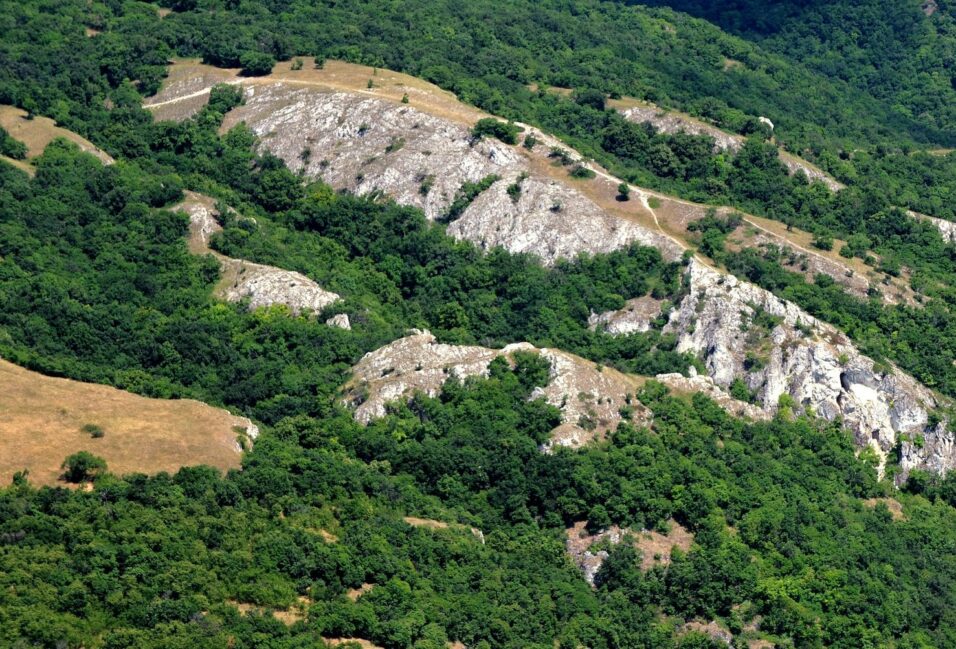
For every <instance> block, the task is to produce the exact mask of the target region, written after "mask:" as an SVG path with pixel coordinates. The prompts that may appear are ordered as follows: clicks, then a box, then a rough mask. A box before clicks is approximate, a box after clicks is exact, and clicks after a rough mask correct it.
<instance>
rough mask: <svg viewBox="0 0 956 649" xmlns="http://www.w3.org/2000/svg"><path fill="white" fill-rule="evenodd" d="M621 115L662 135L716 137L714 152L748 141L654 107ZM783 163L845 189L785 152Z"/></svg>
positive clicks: (763, 119) (641, 106)
mask: <svg viewBox="0 0 956 649" xmlns="http://www.w3.org/2000/svg"><path fill="white" fill-rule="evenodd" d="M621 114H622V115H624V117H625V119H627V120H628V121H631V122H635V123H638V124H643V123H650V124H651V125H652V126H653V127H654V128H656V129H657V130H658V131H660V132H661V133H667V134H673V133H679V132H684V133H688V134H690V135H706V136H708V137H712V138H714V150H715V151H732V152H734V153H736V152H737V151H739V150H740V149H741V147H743V145H744V142H745V141H746V138H744V137H743V136H741V135H737V134H735V133H728V132H727V131H724V130H722V129H719V128H717V127H716V126H713V125H711V124H707V123H706V122H702V121H700V120H698V119H695V118H693V117H690V116H689V115H682V114H680V113H673V112H669V111H666V110H663V109H662V108H660V107H658V106H654V105H653V104H639V105H637V106H633V107H630V108H626V109H624V110H622V111H621ZM760 121H761V122H762V123H765V124H767V125H768V126H769V127H770V129H771V130H773V122H771V121H770V120H769V119H767V118H766V117H761V118H760ZM780 162H782V163H783V164H784V166H786V167H787V169H789V170H790V173H791V174H795V173H797V172H798V171H802V172H803V173H804V174H806V176H807V178H808V179H809V180H811V181H813V180H817V181H820V182H822V183H823V184H824V185H826V186H827V187H829V188H830V189H831V190H832V191H839V190H841V189H843V188H844V185H843V184H842V183H840V182H838V181H837V180H835V179H833V178H831V177H830V176H828V175H827V174H825V173H823V171H821V170H820V169H818V168H816V167H815V166H813V165H812V164H810V163H809V162H807V161H806V160H803V159H801V158H798V157H797V156H795V155H792V154H789V153H786V152H783V151H782V152H781V153H780Z"/></svg>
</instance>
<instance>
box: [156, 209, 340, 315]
mask: <svg viewBox="0 0 956 649" xmlns="http://www.w3.org/2000/svg"><path fill="white" fill-rule="evenodd" d="M172 209H173V210H181V211H183V212H185V213H186V214H187V215H188V216H189V241H188V246H189V250H190V252H192V253H194V254H212V255H213V256H215V257H216V259H218V260H219V265H220V267H221V269H222V280H221V281H220V283H219V285H218V286H217V287H216V294H217V295H218V296H219V297H221V298H222V299H224V300H226V301H227V302H241V301H243V300H248V301H249V308H250V309H258V308H261V307H267V306H271V305H273V304H284V305H285V306H287V307H289V309H290V310H291V311H292V312H293V313H296V314H298V313H303V312H306V311H311V312H314V313H318V312H320V311H321V310H322V309H324V308H325V307H327V306H329V305H330V304H332V303H334V302H336V301H337V300H338V299H339V296H338V295H337V294H335V293H332V292H331V291H326V290H324V289H323V288H321V287H320V286H319V285H318V284H316V283H315V282H314V281H312V280H311V279H309V278H308V277H306V276H305V275H303V274H301V273H296V272H293V271H289V270H283V269H281V268H276V267H274V266H266V265H263V264H256V263H253V262H250V261H245V260H242V259H232V258H230V257H226V256H224V255H220V254H219V253H216V252H214V251H212V250H211V249H210V248H209V240H210V238H211V237H212V235H214V234H215V233H216V232H219V231H220V230H222V227H221V226H220V225H219V222H218V221H217V220H216V216H215V215H216V211H215V210H216V207H215V201H214V200H213V199H212V198H210V197H208V196H204V195H202V194H197V193H195V192H186V197H185V199H184V200H183V201H182V202H181V203H179V204H178V205H176V206H174V207H173V208H172ZM345 318H346V321H345V322H346V324H347V318H348V316H345ZM338 322H339V323H341V322H342V321H341V319H340V320H339V321H338ZM336 326H340V324H338V325H336Z"/></svg>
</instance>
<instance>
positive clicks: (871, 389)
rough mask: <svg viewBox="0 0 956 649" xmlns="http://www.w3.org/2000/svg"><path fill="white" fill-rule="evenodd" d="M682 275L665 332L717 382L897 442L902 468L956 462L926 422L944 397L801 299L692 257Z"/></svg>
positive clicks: (615, 316)
mask: <svg viewBox="0 0 956 649" xmlns="http://www.w3.org/2000/svg"><path fill="white" fill-rule="evenodd" d="M686 282H687V295H686V297H685V298H684V299H683V300H682V301H681V302H680V304H678V305H677V306H676V308H675V309H674V311H673V312H672V313H671V314H670V317H669V319H668V322H667V324H666V325H665V327H664V331H668V332H673V333H675V334H676V335H677V336H678V349H680V350H682V351H692V352H694V353H696V354H698V355H699V356H700V357H701V358H702V359H703V361H704V363H705V364H706V366H707V373H708V375H709V376H710V377H712V378H713V380H714V382H715V383H716V384H717V385H718V386H721V387H724V388H729V386H730V384H731V383H732V382H733V381H734V379H736V378H742V379H743V380H744V381H745V382H746V384H747V386H748V388H749V389H750V390H751V391H752V392H753V394H754V396H755V398H756V400H757V402H758V403H759V404H760V405H761V406H762V407H763V408H764V409H765V410H766V411H768V412H773V411H776V410H777V409H778V408H779V407H780V406H781V405H786V404H787V403H788V402H789V403H790V404H793V405H794V406H796V407H804V408H807V409H812V410H813V411H814V412H815V413H817V414H818V415H820V416H822V417H825V418H826V419H834V418H836V417H841V418H842V419H843V420H844V421H845V423H846V425H847V427H848V428H849V429H850V430H852V431H853V432H854V434H855V436H856V441H857V444H858V445H859V446H861V447H863V446H867V445H869V446H871V447H873V448H874V449H875V450H876V451H877V452H878V453H879V454H880V455H881V456H882V457H884V458H885V457H886V456H887V455H888V454H889V453H890V452H892V451H893V449H894V447H895V446H896V445H897V443H901V452H902V457H901V466H902V468H903V470H904V472H906V471H908V470H909V469H912V468H914V467H925V468H929V469H931V470H933V471H936V472H945V471H947V470H949V469H952V468H953V467H954V466H956V454H954V453H953V451H954V447H953V442H954V436H953V433H952V432H950V431H948V430H947V428H946V425H945V424H944V423H939V424H935V425H931V424H930V417H929V415H930V412H931V411H932V410H933V409H935V408H937V407H939V406H940V405H942V402H941V401H940V399H939V398H938V397H937V396H936V395H935V394H933V393H932V392H931V391H930V390H928V389H927V388H925V387H924V386H922V385H920V384H919V383H918V382H917V381H916V380H914V379H913V378H912V377H910V376H908V375H907V374H904V373H903V372H901V371H900V370H898V369H897V368H895V367H893V366H890V365H886V366H884V367H880V366H877V365H876V364H875V363H874V362H873V361H872V360H871V359H869V358H867V357H866V356H863V355H862V354H860V352H859V351H858V350H857V349H856V348H855V347H854V346H853V344H852V343H851V342H850V340H849V339H848V338H847V337H846V335H845V334H843V333H842V332H840V331H839V330H837V329H836V328H834V327H833V326H831V325H829V324H827V323H824V322H821V321H820V320H817V319H816V318H814V317H813V316H811V315H809V314H807V313H806V312H804V311H803V310H802V309H800V308H798V307H797V306H795V305H793V304H791V303H789V302H785V301H784V300H781V299H780V298H777V297H776V296H774V295H773V294H771V293H769V292H768V291H765V290H763V289H761V288H758V287H756V286H754V285H752V284H748V283H746V282H741V281H740V280H738V279H737V278H735V277H730V276H727V275H723V274H721V273H718V272H716V271H714V270H713V269H711V268H709V267H707V266H704V265H702V264H700V263H698V262H697V261H696V260H692V261H691V262H690V264H689V266H688V270H687V274H686ZM641 313H642V312H641V311H640V310H639V309H627V308H625V309H624V310H622V311H620V312H612V313H605V314H600V315H598V316H597V317H596V318H595V320H596V321H600V322H603V323H606V326H609V328H610V329H611V330H613V328H614V327H613V326H614V323H616V322H618V321H625V322H627V325H628V327H639V326H641V323H640V321H639V320H640V314H641ZM644 313H646V310H645V311H644ZM654 317H655V318H656V317H657V316H656V314H655V315H654ZM782 397H784V400H782V399H781V398H782Z"/></svg>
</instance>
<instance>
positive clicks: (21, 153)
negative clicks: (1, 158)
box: [0, 127, 27, 160]
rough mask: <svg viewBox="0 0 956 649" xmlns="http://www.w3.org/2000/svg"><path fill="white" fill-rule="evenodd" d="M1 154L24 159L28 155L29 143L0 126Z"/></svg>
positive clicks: (15, 158)
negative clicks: (16, 137) (18, 138)
mask: <svg viewBox="0 0 956 649" xmlns="http://www.w3.org/2000/svg"><path fill="white" fill-rule="evenodd" d="M0 155H5V156H7V157H8V158H13V159H14V160H24V159H25V158H26V157H27V145H26V144H24V143H23V142H21V141H20V140H16V139H14V138H13V137H12V136H11V135H10V134H9V133H8V132H7V131H6V130H5V129H3V128H2V127H0Z"/></svg>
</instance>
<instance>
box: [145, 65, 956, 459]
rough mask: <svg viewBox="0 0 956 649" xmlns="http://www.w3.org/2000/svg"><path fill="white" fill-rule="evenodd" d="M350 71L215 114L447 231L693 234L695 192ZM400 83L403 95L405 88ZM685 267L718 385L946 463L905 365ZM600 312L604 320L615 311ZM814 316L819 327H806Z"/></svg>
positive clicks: (546, 254) (851, 285) (493, 240)
mask: <svg viewBox="0 0 956 649" xmlns="http://www.w3.org/2000/svg"><path fill="white" fill-rule="evenodd" d="M360 70H361V69H360V68H359V66H345V67H344V68H339V71H340V72H339V74H338V76H336V77H334V78H333V77H332V74H331V72H328V71H314V70H313V71H309V73H308V74H306V75H303V76H301V77H298V81H296V82H295V83H293V82H291V81H289V80H288V79H289V78H291V76H293V75H294V74H295V73H293V72H291V71H289V72H283V71H281V70H280V72H279V73H278V78H275V79H268V78H265V79H258V80H257V81H256V82H254V83H248V84H247V87H246V102H245V105H244V106H242V107H240V108H238V109H236V110H234V111H233V112H232V113H230V114H229V115H228V116H227V119H226V124H225V125H224V128H228V127H229V126H231V125H234V124H236V123H238V122H240V121H244V122H246V124H247V125H248V126H249V127H250V128H251V129H252V130H253V131H254V132H255V133H256V134H257V135H258V136H259V137H260V138H261V147H262V148H263V149H265V150H268V151H270V152H272V153H274V154H275V155H278V156H279V157H281V158H283V159H284V160H285V161H286V162H287V164H289V165H290V167H292V168H293V169H296V170H299V171H301V172H303V173H304V174H305V175H306V176H307V177H316V178H322V179H323V180H325V181H326V182H328V183H330V184H331V185H332V186H334V187H336V188H338V189H345V190H349V191H353V192H357V193H373V192H381V193H384V194H385V195H388V196H390V197H392V198H394V199H395V200H397V201H398V202H400V203H403V204H407V205H413V206H416V207H420V208H422V209H423V210H424V211H425V213H426V214H427V215H428V216H429V217H430V218H436V219H438V218H440V219H443V220H450V224H449V226H448V231H449V232H450V233H451V234H452V235H453V236H456V237H460V238H464V239H469V240H471V241H474V242H476V243H478V244H479V245H482V246H492V245H502V246H504V247H505V248H507V249H508V250H511V251H513V252H531V253H534V254H536V255H538V256H539V257H541V258H542V260H543V261H544V262H545V263H553V262H554V261H555V260H557V259H559V258H562V257H569V256H572V255H574V254H577V253H581V252H592V253H593V252H604V251H608V250H613V249H616V248H619V247H621V246H623V245H626V244H627V243H629V242H632V241H637V242H640V243H642V244H645V245H652V246H655V247H657V248H658V249H660V250H661V252H662V254H663V255H664V257H665V258H667V259H677V258H678V257H680V256H681V255H682V254H683V252H684V250H686V248H687V247H688V245H689V244H688V243H687V242H686V239H685V238H684V237H683V236H681V232H682V231H683V234H684V235H686V233H687V225H688V224H689V223H690V222H692V221H693V220H696V218H697V215H698V214H699V215H700V217H703V216H704V214H705V213H706V209H707V208H706V207H705V206H701V205H696V204H693V203H688V202H686V201H680V200H678V199H673V198H671V197H667V196H664V195H661V194H658V193H655V192H649V191H647V190H644V189H642V188H639V187H632V188H631V189H632V196H636V197H637V199H638V200H634V199H633V198H632V200H630V201H627V202H621V201H618V200H616V198H615V197H616V194H617V186H618V184H619V183H620V180H619V179H617V178H615V177H613V176H612V175H610V174H609V173H607V172H606V171H605V170H603V169H601V168H599V167H597V166H596V165H594V164H592V163H587V162H586V161H583V160H582V159H581V156H580V155H579V154H577V153H575V152H573V151H571V150H570V149H568V148H567V147H566V146H565V145H563V144H562V143H560V142H558V141H557V140H556V139H554V138H552V137H550V136H548V135H547V134H544V133H542V132H540V131H539V130H537V129H533V128H530V127H527V126H524V125H522V126H524V129H525V133H524V135H525V136H526V137H527V136H529V135H531V136H534V138H536V140H537V142H538V143H537V144H536V145H535V146H534V147H533V148H529V147H516V146H509V145H506V144H503V143H501V142H498V141H497V140H491V139H487V138H486V139H482V140H478V141H475V140H474V139H473V138H472V137H471V134H470V128H469V127H470V126H471V125H472V124H473V123H474V122H475V120H476V119H477V118H478V117H480V116H481V114H480V113H477V111H473V110H470V109H467V108H459V109H457V110H452V108H451V107H452V106H456V105H459V104H456V103H455V102H454V101H453V99H452V98H450V97H449V96H448V94H447V93H441V94H436V95H435V96H436V100H435V102H434V103H432V102H431V100H430V99H429V98H430V96H431V95H430V94H429V93H428V92H427V88H426V89H425V90H420V91H419V92H421V93H422V94H418V95H416V99H415V101H412V100H411V96H412V95H411V94H410V93H407V92H406V91H405V88H406V87H407V84H410V83H411V80H410V79H409V78H407V77H404V76H403V75H395V76H393V77H385V78H387V79H389V81H384V80H379V81H378V83H379V84H380V85H379V86H378V87H376V86H375V84H376V80H375V78H376V77H377V76H379V75H377V74H375V71H373V70H371V69H369V68H365V70H366V71H367V76H363V75H362V74H361V73H360ZM390 74H393V75H394V73H390ZM363 78H364V79H366V80H371V86H372V87H371V88H369V87H368V84H366V86H365V88H358V87H355V86H356V85H358V82H359V81H360V80H361V79H363ZM418 83H419V84H421V82H418ZM419 88H420V86H419ZM196 92H198V91H193V92H192V93H189V94H190V95H192V94H195V93H196ZM405 94H408V96H409V102H408V104H404V103H403V101H402V98H403V95H405ZM164 101H170V100H169V99H165V100H164ZM449 102H451V103H449ZM459 106H460V105H459ZM563 163H567V164H563ZM575 164H577V165H582V166H586V167H589V168H590V169H591V170H592V171H593V172H594V177H593V178H592V179H581V180H576V179H573V178H571V177H569V174H568V169H567V167H568V166H572V165H575ZM492 175H494V176H497V177H499V178H500V179H499V180H496V181H494V182H490V184H488V186H487V187H486V188H485V189H484V190H483V191H479V192H474V191H472V192H471V193H470V194H468V198H469V199H470V200H469V201H464V202H462V201H461V200H458V206H457V207H456V208H455V210H454V211H453V210H452V208H451V206H452V205H453V204H455V203H456V198H458V199H461V197H462V196H464V195H465V193H464V192H463V191H462V187H463V186H465V185H466V183H472V184H475V183H479V182H480V181H482V179H489V177H491V176H492ZM490 180H493V177H492V178H491V179H490ZM515 186H517V189H512V190H511V191H508V188H509V187H512V188H514V187H515ZM472 187H474V185H472ZM466 189H467V188H466ZM515 197H516V198H515ZM462 203H463V204H464V207H463V208H461V205H462ZM745 218H746V221H745V226H744V227H745V228H746V227H750V228H752V230H753V233H751V234H750V235H749V236H751V237H757V236H759V237H763V238H764V240H765V241H768V242H773V243H774V244H779V243H782V242H787V243H789V244H790V245H791V246H793V247H796V248H798V249H799V250H800V251H801V254H802V255H806V257H805V259H806V260H807V261H806V262H802V261H800V255H795V263H796V264H800V265H803V264H804V263H805V265H806V269H805V270H804V272H806V273H813V272H825V273H827V274H829V275H830V276H831V277H833V278H834V279H835V280H837V281H839V282H840V283H841V284H842V285H843V286H844V288H846V290H848V291H850V292H851V293H854V294H856V295H864V294H865V293H866V290H867V289H868V288H869V285H870V280H871V279H872V280H875V279H877V278H876V277H872V278H866V279H864V278H865V277H866V276H865V275H864V277H863V278H861V277H857V275H858V274H857V272H856V269H855V268H853V267H851V266H849V265H848V264H851V263H853V264H855V263H856V262H855V261H854V262H846V261H840V258H839V257H838V256H837V255H824V254H822V253H816V252H814V251H811V250H809V249H808V248H806V247H803V246H801V245H800V244H796V243H795V242H792V241H790V240H788V239H786V238H785V237H786V233H784V232H782V230H774V229H772V228H771V227H768V226H765V225H762V224H761V223H760V222H759V221H758V220H756V219H755V218H754V217H749V216H748V217H745ZM747 224H749V225H747ZM738 245H743V244H738ZM811 259H812V260H814V261H813V265H811V262H810V260H811ZM686 281H687V284H688V293H687V297H686V298H685V299H684V301H683V302H682V303H681V304H680V305H679V306H678V309H677V310H676V311H675V312H674V313H673V314H672V315H671V317H670V321H669V324H668V325H667V327H666V330H667V331H671V332H673V333H675V334H677V335H678V337H679V340H680V346H679V349H680V350H681V351H693V352H695V353H698V354H700V355H701V356H702V358H703V359H704V360H705V363H706V366H707V369H708V375H709V376H710V377H711V378H712V379H713V380H714V382H715V384H716V385H717V386H720V387H721V388H729V386H730V383H731V382H732V381H733V379H734V378H735V377H738V376H739V377H741V378H743V379H744V380H745V381H746V383H747V385H748V386H749V389H750V390H751V391H752V392H754V394H755V395H756V398H757V400H758V402H759V404H760V405H761V406H762V408H764V410H765V412H767V413H769V412H773V411H775V410H776V408H777V405H778V401H779V399H780V396H781V395H784V394H785V395H788V396H789V397H790V398H792V399H794V400H795V402H796V404H795V405H796V406H798V407H807V408H810V409H813V411H814V412H816V413H817V414H819V415H821V416H823V417H826V418H828V419H832V418H835V417H837V416H840V417H842V418H843V419H844V420H845V421H846V423H847V425H848V426H849V427H850V429H851V430H852V431H853V433H854V435H855V436H856V439H857V442H858V444H859V445H860V446H867V445H869V446H872V447H873V448H874V449H875V450H877V451H878V453H879V454H880V455H881V456H882V457H884V458H885V457H886V456H887V454H888V453H890V452H891V451H892V450H893V449H894V448H895V447H896V445H897V443H898V442H899V443H900V444H901V448H902V451H901V453H902V464H903V469H904V474H905V472H906V471H907V470H909V469H910V468H913V467H916V466H921V467H927V468H930V469H932V470H934V471H943V470H946V469H948V468H950V467H952V466H953V464H954V463H956V453H953V452H952V447H951V442H952V435H951V434H950V433H948V432H946V430H945V426H944V425H938V426H936V427H935V428H933V429H932V430H928V429H927V425H928V422H929V421H930V417H929V413H930V411H932V410H933V409H935V408H937V407H938V406H939V405H940V402H939V401H938V400H937V398H936V396H935V395H934V394H933V393H932V392H931V391H929V390H928V389H926V388H924V387H923V386H921V385H919V384H918V383H917V382H916V381H915V380H913V379H912V378H911V377H909V376H907V375H905V374H903V373H902V372H900V371H898V370H896V369H894V368H887V369H885V370H883V369H882V368H875V367H874V363H873V361H872V360H871V359H868V358H866V357H865V356H862V355H861V354H860V353H859V352H858V351H857V350H856V349H855V348H854V347H853V345H852V344H851V343H850V342H849V340H848V339H847V338H846V337H845V336H844V335H843V334H841V333H840V332H838V331H837V330H835V329H834V328H833V327H830V326H829V325H826V324H824V323H822V322H819V321H817V320H816V319H814V318H812V317H811V316H810V315H809V314H807V313H805V312H803V311H802V310H801V309H799V308H798V307H796V306H795V305H793V304H789V303H786V302H783V301H781V300H779V299H778V298H776V297H774V296H773V295H772V294H771V293H769V292H767V291H764V290H762V289H759V288H757V287H755V286H753V285H751V284H748V283H745V282H740V281H738V280H736V279H735V278H732V277H729V276H727V275H724V274H722V273H720V272H717V271H715V270H714V269H712V268H711V267H710V266H709V265H708V264H707V263H706V262H705V261H703V260H701V259H695V260H694V261H693V263H691V264H690V266H689V268H688V272H687V280H686ZM908 298H909V296H908V294H907V291H906V288H905V287H900V286H899V285H897V286H896V288H895V289H894V291H887V292H886V295H885V296H884V299H885V300H886V301H887V302H893V301H900V300H908ZM741 312H743V315H741ZM764 312H766V314H768V315H769V317H771V318H780V321H779V322H774V323H773V324H772V326H770V327H768V330H769V332H768V333H767V334H766V335H762V336H760V337H755V334H754V332H753V331H751V332H750V333H749V334H748V335H743V333H744V332H742V331H741V328H748V327H750V324H749V323H750V321H751V320H755V319H756V320H757V321H759V320H761V318H762V314H763V313H764ZM598 317H599V318H602V319H604V320H606V321H607V322H612V321H616V320H618V317H619V316H618V315H613V314H607V315H605V316H600V315H599V316H598ZM808 328H809V329H808ZM808 330H813V331H818V332H820V333H819V335H818V336H816V337H814V336H811V335H810V334H807V333H805V332H806V331H808ZM760 345H765V346H766V349H765V350H764V349H762V348H761V347H760ZM844 365H845V366H846V367H844ZM436 387H437V386H436ZM393 396H394V395H393ZM386 400H388V399H386Z"/></svg>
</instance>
